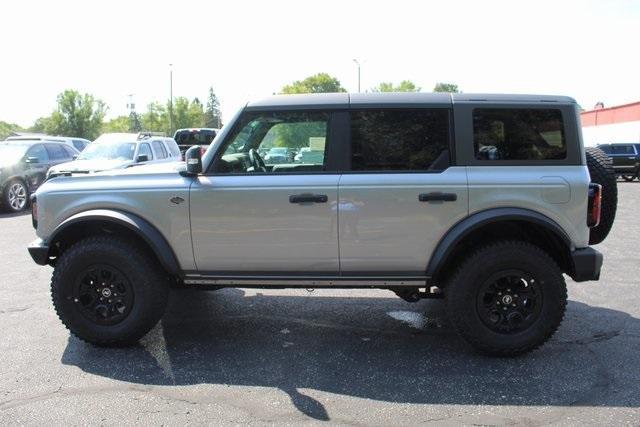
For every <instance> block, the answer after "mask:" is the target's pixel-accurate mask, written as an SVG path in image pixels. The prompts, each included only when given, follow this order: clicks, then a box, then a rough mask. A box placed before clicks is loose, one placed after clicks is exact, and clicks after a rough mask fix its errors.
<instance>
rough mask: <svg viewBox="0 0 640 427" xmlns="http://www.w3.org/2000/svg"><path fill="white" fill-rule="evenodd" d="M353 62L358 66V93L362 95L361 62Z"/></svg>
mask: <svg viewBox="0 0 640 427" xmlns="http://www.w3.org/2000/svg"><path fill="white" fill-rule="evenodd" d="M353 62H355V63H356V65H357V66H358V93H360V62H358V60H357V59H354V60H353Z"/></svg>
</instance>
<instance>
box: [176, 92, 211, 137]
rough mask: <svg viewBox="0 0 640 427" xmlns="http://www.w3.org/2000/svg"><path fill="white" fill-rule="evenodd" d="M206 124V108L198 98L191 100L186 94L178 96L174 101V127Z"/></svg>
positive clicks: (180, 127) (191, 126)
mask: <svg viewBox="0 0 640 427" xmlns="http://www.w3.org/2000/svg"><path fill="white" fill-rule="evenodd" d="M203 124H204V108H203V107H202V103H201V102H200V100H199V99H198V98H194V100H193V101H189V100H188V99H187V98H186V97H184V96H179V97H177V98H176V99H175V100H174V102H173V128H174V130H175V129H182V128H193V127H202V125H203Z"/></svg>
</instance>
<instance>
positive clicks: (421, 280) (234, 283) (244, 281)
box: [183, 274, 429, 288]
mask: <svg viewBox="0 0 640 427" xmlns="http://www.w3.org/2000/svg"><path fill="white" fill-rule="evenodd" d="M428 280H429V277H427V276H390V277H361V276H359V277H349V276H324V277H323V276H320V277H309V276H235V277H229V276H210V275H197V274H187V275H186V276H185V277H184V279H183V282H184V284H185V285H206V286H230V287H238V288H241V287H262V286H264V287H284V288H325V287H326V288H340V287H344V288H390V287H399V286H402V287H405V286H406V287H425V286H426V284H427V281H428Z"/></svg>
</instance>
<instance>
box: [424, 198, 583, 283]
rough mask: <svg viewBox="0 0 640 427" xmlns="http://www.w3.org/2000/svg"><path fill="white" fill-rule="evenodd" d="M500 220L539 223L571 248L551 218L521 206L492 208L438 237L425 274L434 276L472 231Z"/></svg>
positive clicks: (560, 229) (466, 219) (566, 238)
mask: <svg viewBox="0 0 640 427" xmlns="http://www.w3.org/2000/svg"><path fill="white" fill-rule="evenodd" d="M501 221H524V222H529V223H533V224H536V225H540V226H542V227H544V228H546V229H547V230H549V231H550V232H552V233H553V234H554V235H556V236H557V237H559V238H560V240H561V241H562V242H563V243H564V245H565V246H566V248H567V250H568V251H570V250H571V247H572V246H571V239H570V238H569V236H568V235H567V233H566V232H565V231H564V230H563V229H562V227H560V226H559V225H558V224H557V223H556V222H555V221H554V220H552V219H551V218H549V217H547V216H545V215H543V214H541V213H539V212H535V211H532V210H529V209H523V208H494V209H487V210H484V211H480V212H477V213H474V214H473V215H471V216H468V217H466V218H465V219H463V220H462V221H460V222H458V223H457V224H456V225H454V226H453V227H452V228H451V229H450V230H449V231H448V232H447V234H445V235H444V237H442V239H440V242H438V245H437V246H436V249H435V250H434V251H433V255H431V259H430V260H429V264H428V266H427V276H428V277H435V276H436V275H437V274H438V273H439V272H440V269H441V268H442V266H443V265H444V264H445V263H446V262H447V258H448V257H449V255H451V253H452V252H453V249H454V248H455V247H456V245H457V244H458V243H460V242H461V241H462V240H463V239H464V238H465V237H467V236H468V235H469V234H471V233H472V232H473V231H475V230H477V229H479V228H481V227H483V226H485V225H489V224H492V223H496V222H501Z"/></svg>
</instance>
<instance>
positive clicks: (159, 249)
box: [47, 209, 180, 275]
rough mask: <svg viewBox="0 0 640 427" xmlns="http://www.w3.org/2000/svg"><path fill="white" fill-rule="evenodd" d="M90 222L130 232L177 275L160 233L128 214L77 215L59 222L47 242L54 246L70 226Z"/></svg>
mask: <svg viewBox="0 0 640 427" xmlns="http://www.w3.org/2000/svg"><path fill="white" fill-rule="evenodd" d="M91 221H106V222H110V223H113V224H117V225H120V226H123V227H125V228H127V229H129V230H131V231H132V232H133V233H134V234H135V235H136V236H138V237H140V238H141V239H142V240H144V242H145V243H147V245H149V247H150V248H151V250H152V251H153V253H154V254H155V255H156V257H157V258H158V261H159V262H160V264H161V265H162V267H163V268H164V269H165V270H167V272H168V273H170V274H173V275H179V273H180V265H179V264H178V260H177V258H176V256H175V253H174V252H173V249H171V246H170V245H169V243H168V242H167V240H166V239H165V238H164V236H163V235H162V233H160V231H158V229H157V228H156V227H154V226H153V225H151V223H149V222H148V221H147V220H145V219H143V218H141V217H139V216H137V215H135V214H132V213H129V212H123V211H118V210H110V209H94V210H89V211H84V212H80V213H77V214H75V215H72V216H70V217H69V218H67V219H65V220H64V221H63V222H61V223H60V224H59V225H58V226H57V227H56V229H55V230H54V231H53V233H51V236H50V237H49V239H47V240H48V241H49V243H50V244H54V243H55V242H56V240H58V239H59V238H60V236H62V235H63V234H64V232H65V230H68V229H69V228H70V227H71V226H74V225H77V224H79V223H88V222H91Z"/></svg>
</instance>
